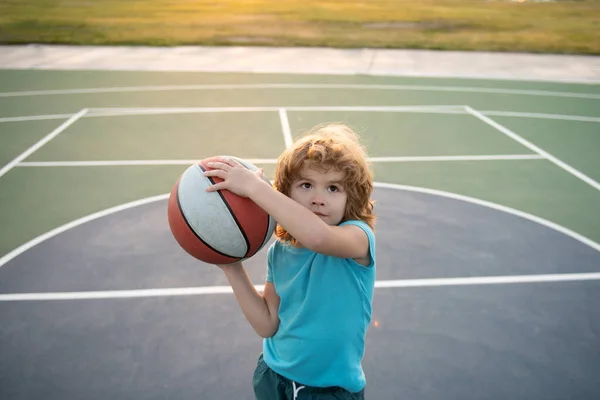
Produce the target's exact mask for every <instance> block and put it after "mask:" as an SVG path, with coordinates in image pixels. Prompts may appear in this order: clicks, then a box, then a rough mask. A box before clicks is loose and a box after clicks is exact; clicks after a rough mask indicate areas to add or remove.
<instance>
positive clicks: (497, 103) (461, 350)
mask: <svg viewBox="0 0 600 400" xmlns="http://www.w3.org/2000/svg"><path fill="white" fill-rule="evenodd" d="M599 60H600V58H599V57H580V56H553V55H531V54H493V53H465V52H443V53H440V52H430V51H405V50H391V51H385V50H372V49H362V50H339V49H303V48H295V49H275V48H273V49H270V48H269V49H259V48H193V47H190V48H185V49H182V48H165V49H162V50H160V51H159V50H158V49H150V48H127V47H119V48H111V47H106V48H96V47H80V48H69V47H64V46H0V361H1V362H0V399H2V400H4V399H10V400H13V399H18V400H20V399H38V398H44V399H52V400H54V399H61V400H63V399H64V400H75V399H105V398H110V399H112V400H121V399H164V398H169V399H170V398H173V399H210V400H230V399H236V400H237V399H252V398H253V396H252V390H251V378H252V372H253V370H254V367H255V364H256V359H257V357H258V355H259V353H260V350H261V340H260V338H259V337H258V336H257V335H256V334H255V333H254V332H253V331H252V329H251V327H250V326H249V324H248V323H247V321H246V320H245V318H244V317H243V315H242V312H241V311H240V309H239V307H238V305H237V304H236V302H235V299H234V297H233V294H232V293H230V288H229V287H228V286H227V282H226V280H225V278H224V276H223V274H222V273H221V272H220V271H219V270H218V269H217V268H216V267H214V266H210V265H205V264H203V263H201V262H198V261H195V260H193V259H192V258H191V257H189V256H188V255H187V254H186V253H185V252H184V251H183V250H181V249H180V248H179V247H178V245H177V244H176V242H175V241H174V239H173V237H172V235H171V233H170V231H169V229H168V224H167V220H166V204H167V203H166V196H165V195H164V194H165V193H168V192H169V191H170V189H171V187H172V185H173V184H174V182H175V180H176V179H177V177H178V176H179V175H180V174H181V173H182V172H183V171H184V170H185V168H187V166H188V165H189V164H190V163H192V162H195V161H196V160H198V159H201V158H204V157H208V156H212V155H217V154H229V155H236V156H239V157H242V158H244V159H246V160H253V162H254V163H255V164H256V165H257V166H259V167H262V168H264V169H265V173H266V174H267V176H269V177H271V178H272V177H273V173H274V163H275V160H276V158H277V157H278V155H279V154H280V153H281V151H282V150H283V149H284V148H285V147H286V146H288V145H289V143H290V141H291V140H292V139H293V137H295V136H296V135H298V134H300V133H301V132H302V131H303V130H305V129H307V128H310V127H312V126H314V125H315V124H317V123H321V122H327V121H344V122H347V123H349V124H351V125H352V126H354V127H356V128H357V129H358V130H359V131H360V134H361V140H362V141H363V143H365V145H366V146H367V149H368V153H369V156H370V157H371V163H372V168H373V172H374V175H375V180H376V181H377V182H379V183H378V185H377V186H376V190H375V193H374V199H375V200H376V212H377V215H378V224H377V227H376V228H377V231H376V237H377V257H378V260H377V261H378V264H377V265H378V266H377V283H376V290H375V299H374V309H373V321H372V324H371V326H370V328H369V332H368V335H367V338H366V352H365V358H364V363H363V365H364V369H365V373H366V375H367V382H368V384H367V389H366V395H367V398H368V399H372V400H388V399H389V400H397V399H431V400H438V399H444V400H446V399H502V400H504V399H582V400H588V399H595V398H600V380H599V379H598V376H600V313H598V309H600V208H599V206H598V205H599V204H600V183H599V182H600V158H598V148H600V135H598V124H599V123H600V113H599V112H600V108H599V107H598V101H600V87H599V86H598V82H599V81H600V75H599V71H600V69H599V68H598V65H600V64H599ZM265 255H266V251H265V250H263V251H261V252H260V253H259V254H258V255H256V256H255V257H253V258H252V259H250V260H248V261H247V262H246V267H247V269H248V272H249V274H250V276H251V278H252V280H253V282H254V283H256V284H257V285H259V286H260V285H262V284H263V283H264V278H265V272H266V260H265Z"/></svg>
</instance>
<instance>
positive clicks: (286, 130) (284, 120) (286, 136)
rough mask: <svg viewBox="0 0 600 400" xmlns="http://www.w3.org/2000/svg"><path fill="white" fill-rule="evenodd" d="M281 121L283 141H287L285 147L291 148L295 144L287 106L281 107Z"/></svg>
mask: <svg viewBox="0 0 600 400" xmlns="http://www.w3.org/2000/svg"><path fill="white" fill-rule="evenodd" d="M279 121H280V122H281V131H282V132H283V141H284V142H285V147H286V148H289V147H291V146H292V144H294V139H293V138H292V132H291V131H290V122H289V121H288V116H287V113H286V112H285V108H280V109H279Z"/></svg>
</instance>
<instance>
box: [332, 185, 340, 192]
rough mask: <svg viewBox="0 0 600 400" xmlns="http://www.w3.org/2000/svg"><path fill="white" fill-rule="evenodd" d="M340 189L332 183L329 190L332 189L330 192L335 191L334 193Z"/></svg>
mask: <svg viewBox="0 0 600 400" xmlns="http://www.w3.org/2000/svg"><path fill="white" fill-rule="evenodd" d="M339 190H340V189H339V188H338V187H337V186H335V185H331V186H329V191H330V192H333V193H335V192H337V191H339Z"/></svg>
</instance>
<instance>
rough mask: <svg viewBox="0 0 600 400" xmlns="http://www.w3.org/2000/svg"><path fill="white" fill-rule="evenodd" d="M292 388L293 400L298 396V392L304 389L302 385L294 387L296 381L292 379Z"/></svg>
mask: <svg viewBox="0 0 600 400" xmlns="http://www.w3.org/2000/svg"><path fill="white" fill-rule="evenodd" d="M292 389H293V390H294V400H296V399H297V398H298V392H299V391H301V390H302V389H304V386H300V387H299V388H298V389H296V382H294V381H292Z"/></svg>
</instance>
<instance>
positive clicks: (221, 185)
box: [206, 182, 227, 192]
mask: <svg viewBox="0 0 600 400" xmlns="http://www.w3.org/2000/svg"><path fill="white" fill-rule="evenodd" d="M223 189H227V184H226V183H225V182H221V183H217V184H214V185H212V186H209V187H207V188H206V191H207V192H216V191H217V190H223Z"/></svg>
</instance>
